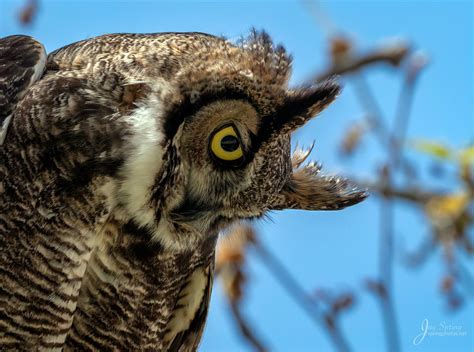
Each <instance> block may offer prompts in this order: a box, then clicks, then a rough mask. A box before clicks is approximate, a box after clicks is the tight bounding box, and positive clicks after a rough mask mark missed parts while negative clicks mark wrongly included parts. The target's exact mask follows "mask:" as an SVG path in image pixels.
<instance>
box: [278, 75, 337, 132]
mask: <svg viewBox="0 0 474 352" xmlns="http://www.w3.org/2000/svg"><path fill="white" fill-rule="evenodd" d="M340 91H341V87H340V85H339V84H338V83H337V82H336V80H335V79H328V80H326V81H324V82H323V83H321V84H317V85H314V86H309V87H304V88H299V89H294V90H288V91H287V94H286V97H285V101H284V104H283V106H282V107H281V108H280V109H278V112H277V113H276V115H275V116H274V117H273V119H272V120H273V121H272V122H271V124H272V125H273V126H272V129H273V130H274V131H276V132H277V133H278V134H288V133H290V132H292V131H294V130H296V129H297V128H299V127H301V126H302V125H304V124H305V123H306V122H307V121H309V120H310V119H312V118H313V117H314V116H316V115H318V114H319V113H320V112H321V111H323V110H324V109H325V108H326V107H327V106H328V105H329V104H330V103H331V102H333V101H334V99H336V97H337V96H338V95H339V93H340Z"/></svg>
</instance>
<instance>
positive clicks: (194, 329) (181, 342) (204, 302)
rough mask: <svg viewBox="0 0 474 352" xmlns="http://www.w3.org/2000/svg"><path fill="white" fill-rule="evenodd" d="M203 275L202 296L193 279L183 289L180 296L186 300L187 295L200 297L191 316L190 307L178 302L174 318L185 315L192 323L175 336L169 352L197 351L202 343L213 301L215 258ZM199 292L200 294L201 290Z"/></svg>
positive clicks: (203, 271) (169, 346) (203, 270)
mask: <svg viewBox="0 0 474 352" xmlns="http://www.w3.org/2000/svg"><path fill="white" fill-rule="evenodd" d="M196 272H197V271H195V272H194V273H193V275H191V278H192V277H193V276H195V275H196ZM201 275H204V276H203V277H202V279H204V282H203V283H204V286H203V290H202V291H201V292H202V295H200V296H198V295H196V287H195V284H194V285H193V282H192V279H191V280H190V281H189V284H188V285H187V286H185V287H184V288H183V290H182V291H184V292H182V293H181V294H180V296H182V297H183V298H184V299H185V298H186V295H189V296H194V299H196V298H197V297H199V301H198V305H197V306H196V310H195V312H191V314H189V307H190V306H189V305H187V306H186V305H184V306H183V302H181V301H182V300H183V299H181V300H178V301H177V303H176V307H175V312H173V317H174V318H176V317H177V316H179V315H183V316H184V317H185V318H186V316H187V318H188V319H190V322H189V323H188V324H186V325H188V326H187V327H186V328H184V329H183V330H181V331H179V332H178V333H177V334H175V336H174V338H173V340H172V341H171V342H170V344H169V345H168V349H167V351H169V352H187V351H196V350H197V348H198V345H199V343H200V341H201V337H202V333H203V331H204V326H205V324H206V317H207V312H208V309H209V303H210V300H211V292H212V283H213V279H214V257H212V263H210V264H209V266H208V267H206V268H204V269H202V274H201ZM190 289H192V292H187V291H189V290H190ZM197 292H199V289H198V290H197ZM183 310H187V312H185V314H182V311H183ZM186 313H187V314H186ZM171 323H172V322H171Z"/></svg>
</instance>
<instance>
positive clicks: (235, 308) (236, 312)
mask: <svg viewBox="0 0 474 352" xmlns="http://www.w3.org/2000/svg"><path fill="white" fill-rule="evenodd" d="M229 306H230V309H231V312H232V315H233V317H234V319H235V321H236V322H237V326H238V327H239V330H240V332H241V334H242V335H243V336H244V337H245V339H246V341H247V342H248V343H250V344H251V345H252V346H253V347H254V348H255V350H256V351H259V352H266V351H267V349H266V348H265V346H263V344H262V343H261V342H260V339H259V338H257V336H256V335H255V333H254V332H253V329H252V328H251V327H250V325H249V324H248V323H247V321H246V319H245V318H244V317H243V315H242V313H241V311H240V307H239V303H238V302H236V301H230V300H229Z"/></svg>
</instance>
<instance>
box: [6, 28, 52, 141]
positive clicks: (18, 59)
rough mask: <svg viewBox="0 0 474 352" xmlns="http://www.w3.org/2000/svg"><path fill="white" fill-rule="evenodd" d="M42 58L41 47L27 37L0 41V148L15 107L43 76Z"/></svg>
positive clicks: (18, 36) (44, 62)
mask: <svg viewBox="0 0 474 352" xmlns="http://www.w3.org/2000/svg"><path fill="white" fill-rule="evenodd" d="M46 57H47V56H46V51H45V49H44V47H43V45H42V44H41V43H40V42H38V41H36V40H35V39H33V38H31V37H28V36H23V35H13V36H9V37H5V38H2V39H0V145H2V144H3V143H4V141H5V137H6V135H7V130H8V126H9V124H10V121H11V118H12V112H13V110H14V108H15V105H16V104H17V103H18V101H19V100H20V99H21V98H22V97H23V96H24V95H25V93H26V91H27V90H28V88H29V87H31V85H32V84H33V83H35V82H36V81H37V80H39V79H40V78H41V76H42V75H43V72H44V70H45V67H46Z"/></svg>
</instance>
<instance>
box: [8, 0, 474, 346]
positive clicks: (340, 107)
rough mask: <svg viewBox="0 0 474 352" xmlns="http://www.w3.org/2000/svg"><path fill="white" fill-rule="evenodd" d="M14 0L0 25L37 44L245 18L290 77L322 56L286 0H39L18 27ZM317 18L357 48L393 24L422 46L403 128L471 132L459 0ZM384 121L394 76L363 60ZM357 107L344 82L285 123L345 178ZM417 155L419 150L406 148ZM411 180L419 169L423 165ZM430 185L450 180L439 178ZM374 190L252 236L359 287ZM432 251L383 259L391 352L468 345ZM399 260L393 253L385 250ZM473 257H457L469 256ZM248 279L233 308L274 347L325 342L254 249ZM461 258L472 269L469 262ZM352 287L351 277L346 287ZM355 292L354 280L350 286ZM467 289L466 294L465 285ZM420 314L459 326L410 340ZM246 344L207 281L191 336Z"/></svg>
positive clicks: (307, 267)
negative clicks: (294, 124)
mask: <svg viewBox="0 0 474 352" xmlns="http://www.w3.org/2000/svg"><path fill="white" fill-rule="evenodd" d="M22 3H23V1H20V0H15V1H12V0H0V36H6V35H10V34H15V33H26V34H30V35H33V36H35V37H36V38H37V39H39V40H40V41H42V42H43V43H44V44H45V46H46V48H47V50H48V51H52V50H54V49H56V48H58V47H60V46H62V45H65V44H68V43H70V42H73V41H77V40H80V39H84V38H87V37H91V36H95V35H100V34H104V33H113V32H163V31H201V32H208V33H212V34H218V35H220V34H222V35H225V36H227V37H229V38H238V37H239V36H240V35H241V34H245V33H247V32H248V29H249V28H250V27H252V26H255V27H257V28H264V29H266V30H267V31H268V32H269V33H270V34H271V35H272V37H273V38H274V39H275V41H277V42H281V43H282V44H284V45H285V46H286V48H287V49H288V51H289V52H291V53H292V54H293V55H294V58H295V59H294V76H293V79H292V82H293V83H294V84H297V83H298V82H301V81H302V80H304V79H305V78H307V77H308V75H310V74H311V73H313V72H315V71H317V70H321V69H322V68H323V67H324V65H325V63H326V62H325V60H326V55H325V53H326V49H327V48H326V41H325V39H326V38H325V34H324V33H323V32H322V31H321V28H320V27H318V26H317V25H316V24H315V21H314V20H313V18H312V17H311V16H310V15H309V14H308V12H307V10H306V9H305V8H304V7H303V6H302V5H301V3H300V2H297V1H294V2H290V1H260V2H251V1H245V2H244V1H242V2H239V1H223V2H201V1H175V2H158V1H145V2H140V1H65V0H64V1H48V0H41V8H40V13H39V17H38V19H37V20H36V21H35V23H34V25H33V26H32V27H30V28H26V29H25V28H23V27H20V26H19V25H18V23H17V22H16V20H15V15H16V13H17V11H18V9H19V7H20V6H21V4H22ZM322 6H323V9H324V10H325V11H326V13H327V14H328V15H329V16H330V18H331V20H332V21H333V22H334V23H335V24H336V25H337V26H338V27H340V28H343V29H345V31H346V32H347V33H348V34H350V35H351V37H352V38H354V39H355V40H356V42H357V43H358V45H360V47H361V48H369V47H371V46H372V45H374V44H377V43H380V42H381V41H382V40H383V39H385V38H394V37H402V38H405V39H407V40H410V42H411V43H412V45H413V46H414V47H415V48H419V49H423V51H424V52H426V53H427V54H428V55H429V56H430V60H431V61H430V65H429V66H428V68H427V69H426V71H425V72H423V74H422V77H421V80H420V82H419V86H418V90H417V92H416V97H415V102H414V106H413V118H412V120H411V121H410V126H409V131H408V137H409V138H416V137H425V138H429V139H436V140H440V141H443V142H446V143H449V144H451V145H453V146H456V147H462V146H463V145H466V144H468V143H469V142H472V141H473V140H474V118H473V111H474V106H473V104H474V99H473V98H474V76H473V72H474V71H473V63H474V60H473V59H474V57H473V52H472V50H473V43H474V40H473V39H474V38H473V28H474V27H473V18H474V10H473V5H472V4H471V3H470V2H454V1H449V2H448V1H439V2H432V1H417V2H411V1H400V2H388V1H379V2H376V1H370V2H369V1H366V2H362V1H343V2H342V1H332V2H325V3H323V5H322ZM368 80H369V82H370V83H371V84H372V85H373V87H374V90H375V94H376V96H377V98H378V99H379V102H380V105H381V106H382V107H383V111H384V115H385V117H386V118H387V121H390V119H391V117H392V116H393V113H394V107H395V104H396V101H397V98H398V94H399V87H400V76H398V75H397V74H396V73H395V72H394V71H392V70H388V69H384V68H376V69H373V70H371V72H370V75H369V76H368ZM362 113H363V111H362V110H361V108H360V106H359V105H358V104H357V101H356V99H355V95H354V90H353V87H352V86H351V85H350V84H349V83H348V84H346V86H345V90H344V92H343V94H342V96H341V98H340V99H339V100H338V101H337V102H336V103H334V104H333V105H332V106H331V107H330V108H328V109H327V111H326V112H325V113H323V114H322V115H321V116H320V117H319V118H317V119H315V120H313V121H312V122H310V123H309V124H308V125H307V126H305V128H304V129H303V130H301V131H299V132H298V133H297V134H296V135H295V140H298V141H299V142H301V143H302V144H306V145H308V144H310V143H311V141H312V140H315V141H316V147H315V149H314V151H313V158H316V159H318V160H320V161H322V162H323V163H324V165H325V168H326V171H334V172H336V171H337V172H343V173H346V174H353V175H357V176H359V177H371V176H373V173H374V172H375V171H374V170H375V169H374V167H373V166H374V164H376V163H378V162H380V161H381V160H382V159H381V158H382V157H383V155H382V154H381V153H380V151H379V150H378V149H377V144H375V143H373V142H371V141H367V142H365V143H364V144H363V146H362V151H361V153H360V154H359V155H358V156H357V157H356V158H354V159H353V160H351V161H341V160H340V159H339V158H338V157H337V147H338V143H339V141H340V137H341V134H342V133H343V131H344V129H345V128H346V127H347V126H348V124H349V123H350V122H351V121H354V120H355V119H357V118H359V117H360V116H361V114H362ZM413 158H414V160H415V162H416V163H417V164H418V165H420V167H421V168H425V167H427V166H429V165H430V161H429V158H427V157H422V156H413ZM424 179H425V180H426V181H427V182H430V181H431V180H430V179H429V176H427V175H424ZM438 186H439V187H441V188H445V189H450V188H452V187H454V186H455V184H453V183H452V182H450V181H449V180H448V181H443V182H442V183H439V184H438ZM378 212H379V206H378V199H377V198H376V197H372V198H371V199H370V200H368V201H366V202H364V203H363V204H360V205H358V206H356V207H353V208H349V209H347V210H344V211H341V212H330V213H324V212H317V213H316V212H315V213H310V212H300V211H284V212H279V213H274V214H273V215H272V218H273V222H267V223H258V225H257V227H258V229H259V230H260V232H261V236H262V240H263V241H264V242H265V243H266V244H267V246H268V247H269V248H270V249H271V250H272V251H273V252H274V253H275V254H277V255H278V256H279V257H280V258H281V260H282V261H283V262H284V263H285V264H286V265H287V266H288V267H289V268H290V270H291V271H292V273H293V274H294V275H295V276H296V277H297V278H298V279H299V280H300V282H301V283H302V285H303V286H304V287H305V288H306V289H308V290H309V291H311V290H314V289H315V288H316V287H327V288H331V289H334V290H343V289H346V288H348V289H358V290H359V289H360V288H361V287H362V282H363V280H364V279H365V278H368V277H375V275H376V272H377V246H378V238H379V232H378V222H377V219H378ZM396 213H397V223H396V235H397V241H398V242H397V246H398V245H400V243H399V241H400V239H403V245H404V246H406V247H408V248H416V246H417V244H418V243H420V241H421V240H422V239H423V238H424V236H425V235H426V234H427V231H428V229H427V228H426V226H425V225H424V224H423V217H422V216H421V214H419V213H416V212H414V211H413V209H412V208H409V207H407V206H405V205H400V206H397V208H396ZM440 257H441V254H440V251H437V252H436V253H435V254H434V255H432V257H431V259H430V260H429V261H428V262H427V263H426V264H425V265H423V266H422V267H420V268H419V269H417V270H408V269H406V268H405V267H404V266H403V265H401V264H400V263H398V264H396V269H395V277H394V286H395V299H396V310H397V316H398V319H399V323H400V324H399V325H400V336H401V338H400V340H401V345H402V348H403V350H404V351H420V352H421V351H422V352H425V351H448V350H449V351H453V352H457V351H472V350H473V348H474V337H473V334H474V309H473V304H472V302H470V303H468V304H467V305H466V306H465V308H464V309H463V310H461V311H459V312H456V313H450V312H449V311H447V310H446V309H445V306H444V302H443V300H442V298H441V295H440V294H439V279H440V277H441V276H442V275H443V273H444V272H445V270H444V266H443V265H442V264H441V262H440ZM397 261H398V262H399V260H397ZM472 264H473V261H472V259H471V260H470V261H466V265H469V266H470V267H471V268H472V267H473V266H472ZM248 271H249V276H250V277H249V280H250V286H249V291H248V299H247V301H246V304H245V313H246V315H247V316H248V317H250V318H251V319H252V320H253V322H254V325H255V326H256V328H257V330H258V333H259V334H260V335H261V336H262V337H263V339H264V340H265V341H266V342H268V343H269V344H270V346H271V349H272V350H274V351H315V350H317V351H332V346H331V345H330V343H329V341H328V339H327V337H326V335H325V333H323V332H321V330H320V329H319V328H317V327H315V326H314V325H313V323H312V322H311V321H310V320H309V319H308V317H307V316H305V315H304V314H303V312H302V311H301V310H300V309H299V308H298V306H296V305H295V303H294V302H293V301H291V299H290V298H289V297H288V296H287V295H286V293H285V292H284V291H283V290H282V288H281V287H280V286H279V285H278V283H277V282H275V280H274V279H273V278H272V277H271V276H270V275H269V272H268V271H267V270H266V268H265V267H264V266H262V263H261V262H260V261H259V259H258V258H256V257H254V256H251V257H250V260H249V268H248ZM471 271H474V270H471ZM359 291H360V290H359ZM360 292H362V291H360ZM471 300H472V296H471ZM423 319H428V320H429V322H430V324H433V325H438V324H440V323H441V322H443V321H444V322H446V323H451V324H455V325H459V326H461V327H462V329H463V330H464V331H466V332H467V336H466V337H427V338H426V339H425V340H424V341H423V342H422V343H421V344H420V345H418V346H414V345H413V344H412V341H413V338H414V337H415V336H416V335H417V334H418V333H419V332H420V326H421V323H422V321H423ZM342 325H343V328H344V332H345V333H346V335H347V338H348V340H349V341H350V345H351V347H352V348H353V349H354V350H355V351H364V352H371V351H382V350H384V347H385V345H384V336H383V329H382V322H381V320H380V312H379V309H378V305H377V302H376V301H375V300H374V299H373V297H371V296H370V295H369V294H367V293H363V294H361V295H359V296H358V301H357V305H356V306H355V307H354V309H353V310H351V311H350V312H349V313H348V314H347V315H346V316H345V318H344V319H343V320H342ZM246 348H247V347H246V345H245V344H243V343H242V341H241V340H240V338H239V336H238V335H236V332H235V329H234V325H233V321H232V320H231V319H230V316H229V314H228V312H227V309H226V305H225V299H224V297H223V296H222V294H221V290H220V287H218V286H216V287H215V289H214V295H213V300H212V306H211V310H210V315H209V321H208V325H207V331H206V333H205V337H204V341H203V343H202V346H201V350H202V351H231V352H232V351H242V350H245V349H246Z"/></svg>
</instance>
